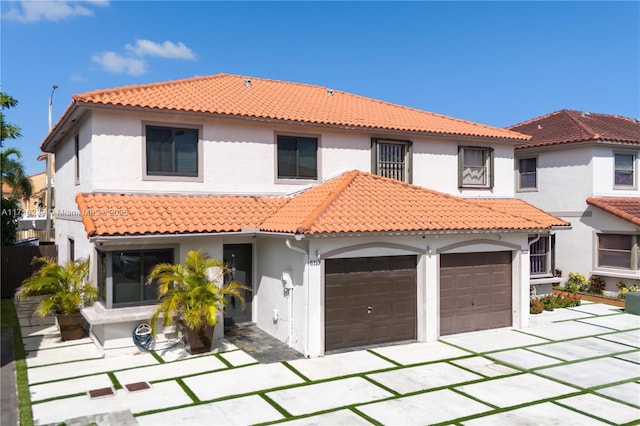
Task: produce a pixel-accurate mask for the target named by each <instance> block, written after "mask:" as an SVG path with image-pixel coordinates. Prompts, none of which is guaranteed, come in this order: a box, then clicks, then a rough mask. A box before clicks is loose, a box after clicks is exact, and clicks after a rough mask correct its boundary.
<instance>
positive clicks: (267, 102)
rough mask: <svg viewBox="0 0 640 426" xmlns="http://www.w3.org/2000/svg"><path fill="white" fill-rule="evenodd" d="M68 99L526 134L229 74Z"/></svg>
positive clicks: (344, 123) (512, 136)
mask: <svg viewBox="0 0 640 426" xmlns="http://www.w3.org/2000/svg"><path fill="white" fill-rule="evenodd" d="M247 81H250V83H248V82H247ZM73 103H79V104H82V103H87V104H103V105H112V106H122V107H140V108H151V109H159V110H175V111H187V112H201V113H210V114H220V115H227V116H235V117H246V118H253V119H255V118H257V119H263V120H284V121H288V122H297V123H305V124H309V123H311V124H320V125H330V126H339V127H348V128H353V127H356V128H373V129H385V130H396V131H407V132H422V133H433V134H452V135H465V136H475V137H486V138H497V139H506V140H521V141H522V140H527V139H529V137H528V136H526V135H522V134H519V133H516V132H513V131H510V130H507V129H501V128H496V127H491V126H486V125H483V124H478V123H474V122H470V121H465V120H460V119H456V118H452V117H447V116H444V115H439V114H434V113H431V112H427V111H422V110H418V109H414V108H409V107H406V106H401V105H396V104H392V103H388V102H383V101H380V100H376V99H371V98H366V97H363V96H358V95H354V94H350V93H347V92H342V91H339V90H331V91H330V90H329V89H327V88H325V87H320V86H316V85H310V84H300V83H291V82H285V81H278V80H270V79H262V78H254V77H243V76H239V75H231V74H216V75H212V76H206V77H194V78H188V79H184V80H176V81H168V82H162V83H153V84H144V85H138V86H126V87H118V88H114V89H107V90H96V91H93V92H88V93H82V94H78V95H74V96H73ZM73 103H72V105H73ZM70 107H71V105H70ZM70 107H69V108H67V112H68V111H69V109H70ZM67 112H65V114H66V113H67ZM65 114H63V117H64V115H65ZM61 120H62V119H61ZM54 129H55V128H54Z"/></svg>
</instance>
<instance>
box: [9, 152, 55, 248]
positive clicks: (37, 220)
mask: <svg viewBox="0 0 640 426" xmlns="http://www.w3.org/2000/svg"><path fill="white" fill-rule="evenodd" d="M50 157H51V158H53V155H51V156H50ZM38 160H40V161H43V160H44V161H45V162H46V161H48V158H47V155H46V154H40V155H39V156H38ZM46 167H47V165H46V164H45V168H46ZM29 180H30V181H31V187H32V192H31V197H29V198H23V199H22V200H21V201H20V210H21V213H22V214H21V215H20V218H19V219H18V231H17V234H16V240H18V241H19V240H25V239H32V238H38V240H39V242H41V243H42V242H49V243H50V242H53V241H54V238H55V233H54V223H55V217H54V216H55V212H54V203H53V201H52V202H49V201H48V194H50V196H51V199H52V200H53V174H52V179H51V184H52V185H51V188H52V189H51V191H48V190H47V180H48V178H47V172H46V171H44V172H40V173H36V174H34V175H31V176H29ZM47 209H49V220H48V221H47Z"/></svg>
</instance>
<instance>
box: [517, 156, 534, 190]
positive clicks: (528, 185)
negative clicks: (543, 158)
mask: <svg viewBox="0 0 640 426" xmlns="http://www.w3.org/2000/svg"><path fill="white" fill-rule="evenodd" d="M537 168H538V159H537V158H521V159H519V160H518V189H520V190H527V189H536V188H537V187H538V177H537Z"/></svg>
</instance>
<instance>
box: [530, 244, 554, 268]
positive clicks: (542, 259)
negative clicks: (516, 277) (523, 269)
mask: <svg viewBox="0 0 640 426" xmlns="http://www.w3.org/2000/svg"><path fill="white" fill-rule="evenodd" d="M534 241H535V242H534ZM529 243H530V244H531V245H530V246H529V261H530V263H529V265H530V272H531V275H552V274H553V258H552V251H551V246H552V244H553V240H552V236H550V235H548V236H543V237H540V238H538V239H537V240H535V239H533V238H529Z"/></svg>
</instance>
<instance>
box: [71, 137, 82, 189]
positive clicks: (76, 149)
mask: <svg viewBox="0 0 640 426" xmlns="http://www.w3.org/2000/svg"><path fill="white" fill-rule="evenodd" d="M73 167H74V169H75V171H74V177H75V182H76V185H79V184H80V135H76V137H75V138H74V139H73Z"/></svg>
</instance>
